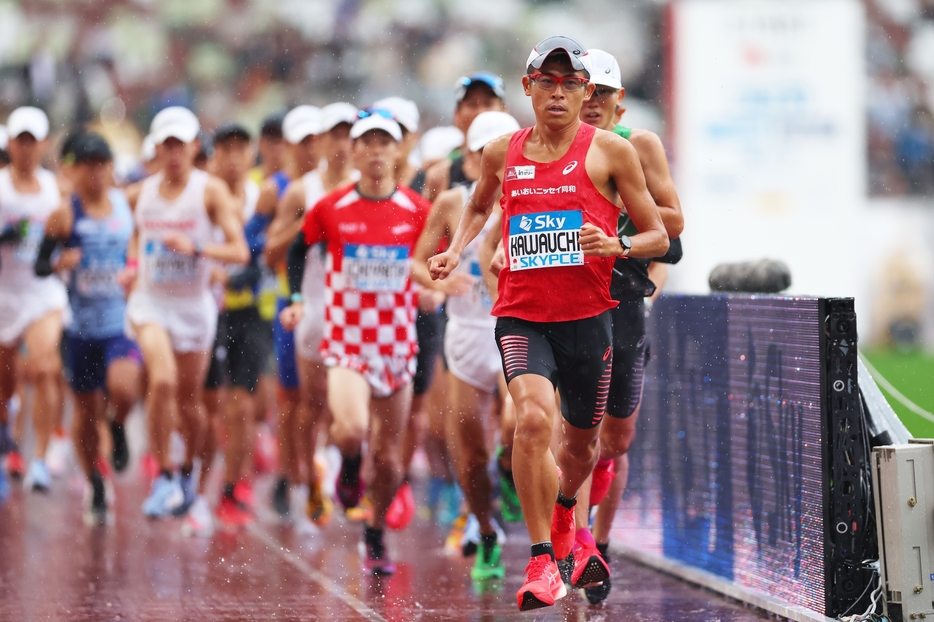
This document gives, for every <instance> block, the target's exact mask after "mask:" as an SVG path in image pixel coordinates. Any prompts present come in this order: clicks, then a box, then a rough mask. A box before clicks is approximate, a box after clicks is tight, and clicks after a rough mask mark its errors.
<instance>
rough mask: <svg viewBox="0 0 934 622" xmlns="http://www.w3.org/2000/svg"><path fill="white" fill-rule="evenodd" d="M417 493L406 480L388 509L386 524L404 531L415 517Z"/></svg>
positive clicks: (393, 528)
mask: <svg viewBox="0 0 934 622" xmlns="http://www.w3.org/2000/svg"><path fill="white" fill-rule="evenodd" d="M415 510H416V508H415V495H414V494H412V486H411V485H409V483H408V482H404V483H403V484H402V485H401V486H399V490H397V491H396V496H395V497H393V498H392V503H390V504H389V509H388V510H387V511H386V526H387V527H389V528H390V529H392V530H393V531H402V530H403V529H405V528H406V527H408V526H409V523H411V522H412V519H413V518H415Z"/></svg>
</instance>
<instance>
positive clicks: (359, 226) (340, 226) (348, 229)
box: [337, 222, 366, 233]
mask: <svg viewBox="0 0 934 622" xmlns="http://www.w3.org/2000/svg"><path fill="white" fill-rule="evenodd" d="M337 230H338V231H340V232H341V233H363V232H365V231H366V223H365V222H340V223H337Z"/></svg>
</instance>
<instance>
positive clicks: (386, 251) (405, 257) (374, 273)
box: [342, 244, 409, 292]
mask: <svg viewBox="0 0 934 622" xmlns="http://www.w3.org/2000/svg"><path fill="white" fill-rule="evenodd" d="M342 271H343V273H344V277H345V278H346V279H347V285H348V287H350V288H352V289H358V290H360V291H364V292H386V291H388V292H401V291H404V290H405V285H406V283H407V282H408V280H409V249H408V248H406V247H405V246H370V245H367V244H345V245H344V259H343V264H342Z"/></svg>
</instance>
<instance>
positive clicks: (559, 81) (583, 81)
mask: <svg viewBox="0 0 934 622" xmlns="http://www.w3.org/2000/svg"><path fill="white" fill-rule="evenodd" d="M542 76H548V77H549V78H552V79H554V80H555V81H556V82H557V84H555V87H558V86H560V87H561V88H562V89H564V82H565V80H580V81H581V87H584V88H586V87H587V85H588V84H590V80H588V79H587V78H582V77H580V76H556V75H554V74H551V73H541V72H539V73H530V74H529V80H531V81H532V82H535V80H537V79H538V78H541V77H542ZM539 88H541V87H539ZM542 90H544V89H542ZM572 92H573V91H572Z"/></svg>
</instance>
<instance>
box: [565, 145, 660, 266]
mask: <svg viewBox="0 0 934 622" xmlns="http://www.w3.org/2000/svg"><path fill="white" fill-rule="evenodd" d="M594 146H596V147H597V151H596V153H594V155H595V156H596V159H595V160H594V162H593V164H591V157H590V156H588V158H587V172H588V174H591V177H592V179H594V182H595V184H596V186H597V188H598V189H600V188H601V186H603V185H604V184H606V186H604V187H603V189H602V190H601V192H602V194H603V195H604V196H612V194H615V193H618V194H619V198H620V199H622V201H623V204H624V205H625V206H626V211H627V212H628V214H629V217H630V218H631V219H632V222H633V224H634V225H635V226H636V229H637V230H638V231H639V233H638V234H636V235H634V236H632V237H631V238H630V239H631V241H632V249H631V250H630V251H629V256H630V257H661V256H662V255H664V254H665V251H667V250H668V234H667V232H666V231H665V225H664V224H663V223H662V219H661V216H659V213H658V207H656V205H655V201H653V200H652V195H651V194H649V191H648V188H646V185H645V175H644V174H643V173H642V164H641V163H640V162H639V154H638V153H636V149H635V147H633V146H632V145H631V144H630V143H629V141H627V140H625V139H624V138H621V137H620V136H617V135H616V134H613V133H611V132H602V131H601V132H597V134H596V135H595V136H594ZM592 152H593V149H592ZM612 190H615V193H614V192H612ZM615 233H616V232H615V231H614V232H613V235H608V234H607V233H606V232H604V231H603V230H602V229H600V228H599V227H596V226H594V225H593V224H590V223H584V226H583V227H581V234H580V238H579V241H580V245H581V248H582V249H583V251H584V255H587V256H599V257H612V256H616V255H621V254H622V252H623V249H622V246H620V243H619V240H618V239H617V238H616V236H615Z"/></svg>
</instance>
